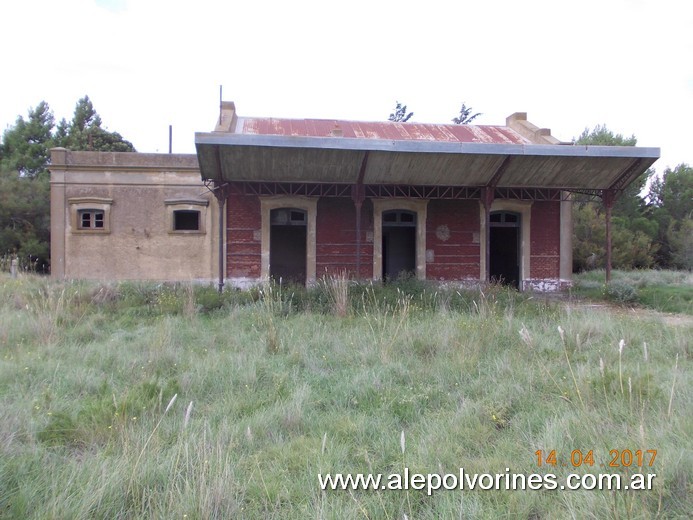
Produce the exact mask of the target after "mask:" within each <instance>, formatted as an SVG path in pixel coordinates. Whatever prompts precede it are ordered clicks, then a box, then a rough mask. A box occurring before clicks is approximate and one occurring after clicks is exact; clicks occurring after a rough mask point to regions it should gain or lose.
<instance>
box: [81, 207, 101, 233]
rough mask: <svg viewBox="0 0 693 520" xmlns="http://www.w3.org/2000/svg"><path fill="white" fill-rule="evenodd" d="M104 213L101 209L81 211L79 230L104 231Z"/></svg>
mask: <svg viewBox="0 0 693 520" xmlns="http://www.w3.org/2000/svg"><path fill="white" fill-rule="evenodd" d="M103 224H104V212H103V210H100V209H82V210H79V229H103Z"/></svg>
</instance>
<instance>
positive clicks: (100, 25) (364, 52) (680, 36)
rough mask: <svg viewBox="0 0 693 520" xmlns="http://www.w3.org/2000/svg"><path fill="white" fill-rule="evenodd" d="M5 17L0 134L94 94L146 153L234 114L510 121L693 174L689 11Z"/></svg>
mask: <svg viewBox="0 0 693 520" xmlns="http://www.w3.org/2000/svg"><path fill="white" fill-rule="evenodd" d="M1 12H2V15H1V17H0V53H1V54H2V80H0V129H2V130H4V129H6V128H7V127H8V126H9V125H12V124H14V122H15V120H16V118H17V116H18V115H20V114H21V115H22V116H26V114H27V111H28V109H29V107H33V106H36V105H37V104H38V103H39V102H40V101H42V100H45V101H46V102H48V104H49V105H50V106H51V108H52V109H53V111H54V113H55V116H56V121H57V120H59V119H61V118H63V117H65V118H67V119H70V118H71V116H72V113H73V110H74V106H75V103H76V102H77V100H78V99H79V98H80V97H82V96H84V95H89V97H90V98H91V100H92V101H93V103H94V106H95V108H96V110H97V112H98V113H99V114H100V115H101V117H102V119H103V122H104V124H105V126H106V127H107V128H108V129H109V130H113V131H117V132H120V133H121V134H122V135H123V137H125V138H126V139H128V140H130V141H132V143H133V144H134V145H135V147H136V148H137V150H138V151H141V152H167V151H168V125H173V151H174V152H181V153H187V152H191V153H192V152H194V151H195V146H194V132H196V131H198V132H207V131H210V130H212V129H213V127H214V123H215V121H216V118H217V115H218V110H219V86H220V85H223V97H224V99H225V100H228V101H235V102H236V108H237V111H238V113H239V115H241V116H273V117H290V118H325V119H330V118H335V119H357V120H385V119H387V116H388V114H389V113H390V111H391V109H392V108H393V106H394V104H395V101H401V102H404V103H406V104H407V105H408V108H409V110H411V111H413V112H414V114H415V115H414V117H413V118H412V120H413V121H417V122H427V123H447V122H450V119H451V118H452V117H454V116H456V115H458V113H459V108H460V104H461V102H463V101H464V102H466V104H467V106H471V107H472V108H473V109H474V111H475V112H481V113H482V114H483V115H482V116H481V117H479V118H478V119H477V120H476V121H475V123H478V124H489V125H494V124H505V118H506V116H508V115H510V114H511V113H513V112H527V113H528V119H529V120H530V121H531V122H533V123H534V124H536V125H537V126H540V127H548V128H551V130H552V133H553V135H555V136H556V137H558V138H559V139H562V140H566V141H570V140H572V139H573V138H575V137H577V136H578V135H579V134H580V133H581V132H582V130H584V129H585V128H586V127H590V128H592V127H594V126H595V125H598V124H606V125H607V127H608V128H609V129H610V130H612V131H614V132H617V133H622V134H624V135H626V136H630V135H633V134H634V135H635V136H636V137H637V138H638V145H639V146H654V147H660V148H661V153H662V158H661V159H660V160H659V161H658V162H657V163H655V168H656V169H657V171H659V172H661V171H663V170H664V168H665V167H667V166H669V167H672V168H673V167H675V166H676V165H678V164H679V163H682V162H686V163H688V164H693V131H692V130H691V129H692V128H693V2H691V1H690V0H676V1H674V0H581V1H580V2H563V1H559V0H545V1H544V0H537V1H534V0H524V1H519V0H495V1H494V0H483V1H482V0H475V1H464V0H457V1H453V0H449V1H436V0H428V1H425V2H424V1H417V2H409V1H407V0H400V1H389V0H388V1H379V0H368V1H362V0H350V1H345V2H331V1H328V0H321V1H309V0H294V1H290V0H284V1H262V0H252V1H245V0H238V1H232V0H227V1H214V0H188V1H185V2H179V1H176V0H61V1H57V0H16V1H8V2H4V3H3V7H2V11H1Z"/></svg>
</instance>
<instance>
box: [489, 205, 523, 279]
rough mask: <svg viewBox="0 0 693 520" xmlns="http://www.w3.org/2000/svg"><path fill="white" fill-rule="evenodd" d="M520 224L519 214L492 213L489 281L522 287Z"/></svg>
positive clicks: (511, 212)
mask: <svg viewBox="0 0 693 520" xmlns="http://www.w3.org/2000/svg"><path fill="white" fill-rule="evenodd" d="M520 224H521V218H520V214H519V213H515V212H513V211H493V212H491V229H490V233H491V236H490V256H491V261H490V264H491V265H490V269H491V272H490V273H489V274H490V276H489V279H490V280H491V281H492V282H498V283H502V284H505V285H510V286H512V287H515V288H519V287H520V240H521V237H520V229H521V227H520Z"/></svg>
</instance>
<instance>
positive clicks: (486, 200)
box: [481, 187, 494, 282]
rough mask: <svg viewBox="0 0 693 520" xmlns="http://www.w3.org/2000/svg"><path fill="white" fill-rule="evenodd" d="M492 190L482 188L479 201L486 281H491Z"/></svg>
mask: <svg viewBox="0 0 693 520" xmlns="http://www.w3.org/2000/svg"><path fill="white" fill-rule="evenodd" d="M493 191H494V190H493V188H488V187H487V188H482V191H481V201H482V203H483V205H484V230H485V233H484V234H485V240H484V244H483V247H484V250H485V251H486V254H485V258H484V268H485V269H486V281H487V282H489V281H491V204H493Z"/></svg>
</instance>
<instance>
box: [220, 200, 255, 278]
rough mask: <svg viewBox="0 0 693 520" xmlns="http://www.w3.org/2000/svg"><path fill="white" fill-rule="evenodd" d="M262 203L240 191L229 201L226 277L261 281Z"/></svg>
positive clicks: (227, 203) (227, 207) (227, 209)
mask: <svg viewBox="0 0 693 520" xmlns="http://www.w3.org/2000/svg"><path fill="white" fill-rule="evenodd" d="M261 222H262V215H261V213H260V199H259V198H258V197H255V196H250V195H243V193H242V192H240V191H239V190H237V189H234V191H232V192H231V194H230V195H229V198H228V199H227V200H226V243H227V248H226V274H227V276H229V277H231V278H260V250H261V244H260V227H261Z"/></svg>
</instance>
